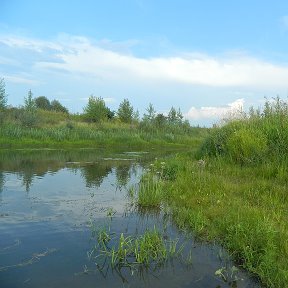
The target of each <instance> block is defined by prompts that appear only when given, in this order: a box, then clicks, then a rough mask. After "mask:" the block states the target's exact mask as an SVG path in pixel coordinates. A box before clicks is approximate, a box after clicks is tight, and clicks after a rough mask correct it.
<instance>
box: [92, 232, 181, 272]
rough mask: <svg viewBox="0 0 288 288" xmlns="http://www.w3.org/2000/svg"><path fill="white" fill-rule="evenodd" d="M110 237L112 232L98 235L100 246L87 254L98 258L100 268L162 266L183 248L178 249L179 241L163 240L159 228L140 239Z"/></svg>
mask: <svg viewBox="0 0 288 288" xmlns="http://www.w3.org/2000/svg"><path fill="white" fill-rule="evenodd" d="M109 234H110V230H109V229H108V230H107V231H103V230H102V229H101V230H99V231H98V235H96V241H97V245H95V246H94V247H93V249H92V250H91V251H90V252H89V253H88V256H89V258H90V259H95V260H96V261H97V265H98V267H99V268H101V269H103V268H104V267H106V268H107V266H110V267H111V268H112V269H118V270H119V269H121V268H123V267H129V268H135V266H137V267H138V266H144V267H146V268H151V267H152V266H153V267H159V266H161V265H163V264H164V263H165V262H167V261H168V260H169V259H172V258H174V257H176V256H179V255H180V253H181V252H182V249H183V246H181V247H178V245H177V244H178V239H177V240H168V239H164V237H163V235H162V234H161V233H160V232H159V231H158V230H157V229H156V227H154V229H147V230H146V231H145V232H144V233H143V234H142V235H137V236H131V235H128V236H125V235H124V233H121V234H120V235H119V236H118V237H115V236H114V237H112V236H111V234H110V235H109Z"/></svg>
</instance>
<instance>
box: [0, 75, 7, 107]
mask: <svg viewBox="0 0 288 288" xmlns="http://www.w3.org/2000/svg"><path fill="white" fill-rule="evenodd" d="M6 107H7V94H6V89H5V82H4V79H3V78H0V110H4V109H5V108H6Z"/></svg>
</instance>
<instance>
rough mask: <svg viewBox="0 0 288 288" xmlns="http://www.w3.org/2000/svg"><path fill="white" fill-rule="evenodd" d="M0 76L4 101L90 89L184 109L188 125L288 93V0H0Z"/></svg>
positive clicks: (66, 97)
mask: <svg viewBox="0 0 288 288" xmlns="http://www.w3.org/2000/svg"><path fill="white" fill-rule="evenodd" d="M0 78H4V81H5V83H6V92H7V94H8V104H10V105H12V106H16V107H18V106H21V105H23V103H24V97H27V93H28V91H29V89H31V90H32V92H33V95H34V97H38V96H46V97H47V98H48V99H49V100H53V99H57V100H59V101H60V102H61V103H62V104H63V105H64V106H65V107H67V108H68V109H69V111H70V112H72V113H81V112H83V108H84V107H85V105H87V102H88V98H89V96H91V95H94V96H95V97H102V98H103V99H104V100H105V102H106V104H107V106H108V107H109V108H110V109H112V110H117V109H118V107H119V104H120V103H121V102H122V101H123V99H124V98H127V99H128V100H129V101H130V103H131V104H132V105H133V107H134V108H135V110H136V109H137V110H139V112H140V114H141V115H142V114H143V113H145V110H146V108H147V107H148V105H149V103H152V104H153V106H154V107H155V110H156V111H157V112H158V113H164V114H166V113H168V112H169V110H170V108H171V107H172V106H173V107H175V108H177V109H178V108H180V109H181V111H182V113H183V114H184V116H185V119H188V120H189V121H190V123H191V124H192V125H200V126H211V125H212V124H213V123H219V122H221V119H222V118H226V117H227V115H228V116H229V115H230V116H231V115H233V114H235V113H237V111H239V110H247V109H248V108H249V107H251V106H254V107H256V108H257V107H261V105H263V103H264V101H265V99H272V98H273V97H276V96H280V98H282V99H284V100H286V99H287V95H288V1H285V0H283V1H282V0H275V1H270V0H262V1H259V0H249V1H248V0H242V1H231V0H230V1H228V0H218V1H215V0H210V1H208V0H202V1H194V0H177V1H176V0H175V1H173V0H165V1H164V0H157V1H156V0H121V1H119V0H105V1H103V0H102V1H98V0H94V1H93V0H82V1H78V0H70V1H68V0H61V1H59V0H50V1H39V0H25V1H23V0H0Z"/></svg>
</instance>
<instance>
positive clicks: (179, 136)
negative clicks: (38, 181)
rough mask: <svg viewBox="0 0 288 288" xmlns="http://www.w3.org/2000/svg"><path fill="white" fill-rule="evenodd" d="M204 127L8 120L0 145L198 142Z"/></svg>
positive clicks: (94, 145)
mask: <svg viewBox="0 0 288 288" xmlns="http://www.w3.org/2000/svg"><path fill="white" fill-rule="evenodd" d="M205 133H206V129H203V128H192V127H191V128H189V130H187V131H181V130H177V129H176V127H175V129H165V130H161V129H154V130H153V129H149V131H148V130H147V129H142V128H141V127H139V125H129V124H123V123H102V124H98V125H97V124H89V123H81V122H79V123H77V122H75V123H71V122H65V123H61V124H59V125H53V126H43V127H32V128H30V127H23V126H21V125H17V124H13V123H8V124H2V125H1V133H0V148H6V149H10V148H65V147H67V148H73V147H102V146H111V147H112V146H117V147H126V148H135V147H138V148H142V147H153V146H159V145H168V146H169V145H173V146H194V147H195V146H197V145H199V144H200V143H201V141H202V139H203V135H205Z"/></svg>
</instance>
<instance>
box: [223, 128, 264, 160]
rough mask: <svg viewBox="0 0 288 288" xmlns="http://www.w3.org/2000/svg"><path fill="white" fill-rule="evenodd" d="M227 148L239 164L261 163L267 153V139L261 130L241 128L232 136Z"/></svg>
mask: <svg viewBox="0 0 288 288" xmlns="http://www.w3.org/2000/svg"><path fill="white" fill-rule="evenodd" d="M226 146H227V152H228V153H229V155H230V156H231V158H232V159H233V160H234V161H235V162H237V163H241V164H243V163H251V162H259V161H260V160H261V159H263V157H264V155H265V153H266V152H267V139H266V136H265V135H264V134H263V132H261V131H260V130H249V129H247V128H241V129H239V130H238V131H235V132H234V133H233V134H232V135H230V137H229V138H228V141H227V144H226Z"/></svg>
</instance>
